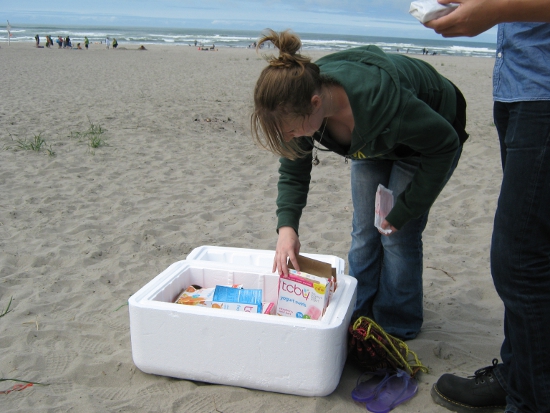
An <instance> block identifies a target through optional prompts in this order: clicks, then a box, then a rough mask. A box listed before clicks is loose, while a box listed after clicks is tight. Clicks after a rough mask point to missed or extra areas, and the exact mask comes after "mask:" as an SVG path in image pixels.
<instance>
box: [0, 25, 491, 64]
mask: <svg viewBox="0 0 550 413" xmlns="http://www.w3.org/2000/svg"><path fill="white" fill-rule="evenodd" d="M11 26H12V27H11V38H10V42H18V43H19V42H29V43H33V42H34V36H35V35H36V34H38V35H39V36H40V38H41V44H43V40H42V39H45V37H46V35H51V36H52V38H53V39H54V42H55V40H56V38H57V37H58V36H62V37H66V36H69V37H70V38H71V41H72V43H73V45H76V44H77V43H78V42H81V43H82V42H83V41H84V36H87V37H88V39H89V40H90V44H91V46H90V47H93V46H94V43H100V42H103V43H104V42H105V39H106V38H107V37H109V39H110V40H112V39H113V38H116V39H117V41H118V44H119V46H124V45H130V46H136V45H142V44H143V45H148V44H161V45H173V46H188V45H193V46H194V45H195V41H197V45H204V46H212V45H215V46H216V47H218V48H222V47H237V48H247V47H249V46H251V45H252V44H253V43H254V42H255V41H257V40H258V38H259V37H260V35H261V33H260V32H256V31H246V30H213V29H190V28H172V29H167V28H151V27H91V26H40V25H20V26H18V25H15V24H13V23H12V24H11ZM298 34H299V35H300V38H301V39H302V46H303V49H304V50H308V49H309V50H312V49H316V50H331V51H338V50H344V49H348V48H350V47H356V46H362V45H367V44H374V45H377V46H379V47H380V48H382V49H383V50H385V51H386V52H402V53H406V52H408V53H410V54H422V50H423V49H427V50H428V51H429V53H430V54H432V53H434V52H435V53H437V54H440V55H451V56H473V57H488V58H492V57H494V56H495V53H496V44H494V43H478V42H472V41H461V40H455V39H441V40H431V39H430V40H428V39H405V38H397V37H374V36H353V35H339V34H322V33H300V32H298ZM7 41H8V33H7V29H6V27H5V26H4V27H0V42H7Z"/></svg>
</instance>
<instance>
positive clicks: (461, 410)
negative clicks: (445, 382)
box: [430, 383, 506, 413]
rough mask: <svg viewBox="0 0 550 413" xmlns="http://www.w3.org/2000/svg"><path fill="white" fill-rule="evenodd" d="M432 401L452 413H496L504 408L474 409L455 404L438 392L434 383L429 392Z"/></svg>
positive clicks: (487, 407)
mask: <svg viewBox="0 0 550 413" xmlns="http://www.w3.org/2000/svg"><path fill="white" fill-rule="evenodd" d="M430 394H431V396H432V399H433V401H434V402H435V403H436V404H439V405H440V406H443V407H445V408H446V409H449V410H451V411H453V412H457V413H473V412H475V413H498V412H503V411H504V409H505V408H506V406H483V407H475V406H468V405H467V404H462V403H458V402H455V401H453V400H451V399H449V398H447V397H445V396H444V395H443V394H441V393H440V392H439V390H438V389H437V383H434V385H433V386H432V389H431V391H430Z"/></svg>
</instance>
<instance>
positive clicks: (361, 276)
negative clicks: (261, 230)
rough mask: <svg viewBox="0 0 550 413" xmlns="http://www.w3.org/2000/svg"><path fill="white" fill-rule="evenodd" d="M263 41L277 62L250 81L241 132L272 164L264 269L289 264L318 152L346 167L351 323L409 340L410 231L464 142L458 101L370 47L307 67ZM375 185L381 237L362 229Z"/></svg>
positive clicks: (406, 62)
mask: <svg viewBox="0 0 550 413" xmlns="http://www.w3.org/2000/svg"><path fill="white" fill-rule="evenodd" d="M267 41H271V42H272V43H273V45H274V47H275V48H276V49H279V56H271V57H270V58H269V61H268V63H269V65H268V66H267V67H266V68H265V69H264V70H263V71H262V73H261V75H260V77H259V79H258V81H257V83H256V87H255V89H254V112H253V114H252V116H251V127H252V134H253V136H254V138H255V140H256V141H257V143H259V144H260V145H261V146H262V147H264V148H266V149H268V150H270V151H271V152H273V153H275V154H277V155H279V156H280V157H281V158H280V167H279V183H278V197H277V218H278V224H277V231H278V234H279V235H278V241H277V247H276V252H275V259H274V264H273V271H277V272H278V273H279V274H283V273H284V274H287V273H288V266H287V260H288V259H290V261H291V262H292V264H293V265H294V266H295V267H297V268H298V263H297V261H296V256H297V255H298V253H299V252H300V240H299V232H298V227H299V221H300V217H301V214H302V210H303V208H304V207H305V206H306V203H307V197H308V192H309V185H310V180H311V171H312V167H313V165H317V164H318V163H319V160H318V157H317V152H318V147H319V145H323V146H324V147H325V148H327V149H328V150H330V151H332V152H335V153H336V154H339V155H341V156H342V157H345V159H346V161H347V160H348V159H350V160H351V162H352V164H351V192H352V193H351V195H352V200H353V207H354V213H353V222H352V225H353V231H352V234H351V235H352V240H351V248H350V251H349V256H348V258H349V269H350V274H351V275H352V276H354V277H355V278H357V281H358V292H357V302H356V305H355V312H354V319H355V318H357V317H359V316H367V317H371V318H373V319H374V320H375V321H376V322H377V323H378V324H380V325H381V326H382V328H383V329H384V330H385V331H386V332H388V333H389V334H392V335H394V336H397V337H399V338H402V339H412V338H414V337H416V335H417V334H418V332H419V331H420V328H421V326H422V322H423V292H422V269H423V262H422V232H423V231H424V228H425V226H426V222H427V220H428V213H429V210H430V207H431V206H432V204H433V203H434V201H435V200H436V198H437V196H438V195H439V193H440V191H441V190H442V189H443V187H444V186H445V184H446V182H447V181H448V180H449V178H450V177H451V174H452V173H453V171H454V169H455V167H456V165H457V163H458V160H459V158H460V155H461V153H462V144H463V142H464V141H465V140H466V139H467V137H468V134H467V133H466V131H465V129H464V128H465V124H466V102H465V100H464V97H463V96H462V93H461V92H460V91H459V90H458V89H457V88H456V87H455V86H454V85H453V84H452V83H451V82H450V81H449V80H447V79H446V78H444V77H443V76H441V75H440V74H439V73H437V72H436V70H435V69H434V68H433V67H432V66H430V65H429V64H428V63H426V62H424V61H421V60H418V59H412V58H409V57H407V56H405V55H403V54H399V55H398V54H386V53H384V52H383V51H382V50H381V49H379V48H378V47H376V46H363V47H356V48H352V49H349V50H345V51H341V52H337V53H333V54H329V55H327V56H325V57H323V58H321V59H319V60H317V61H316V62H315V63H312V62H311V60H310V59H309V58H307V57H306V56H302V55H301V54H299V53H298V51H299V50H300V48H301V46H302V44H301V41H300V39H299V37H298V36H297V35H296V34H293V33H292V32H289V31H285V32H282V33H276V32H274V31H272V30H270V31H269V32H268V34H266V35H265V36H264V37H263V38H262V39H261V40H260V41H259V44H260V45H261V44H263V43H265V42H267ZM379 184H382V185H384V186H385V187H386V188H389V189H390V190H392V191H393V194H394V195H395V197H396V202H395V206H394V207H393V209H392V210H391V211H390V212H389V214H388V215H387V217H386V219H385V220H384V221H383V223H382V224H381V230H378V229H377V228H376V227H375V226H374V225H373V224H374V218H375V194H376V192H377V188H378V186H379ZM382 232H384V233H385V234H386V235H382Z"/></svg>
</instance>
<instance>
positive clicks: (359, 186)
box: [348, 146, 462, 340]
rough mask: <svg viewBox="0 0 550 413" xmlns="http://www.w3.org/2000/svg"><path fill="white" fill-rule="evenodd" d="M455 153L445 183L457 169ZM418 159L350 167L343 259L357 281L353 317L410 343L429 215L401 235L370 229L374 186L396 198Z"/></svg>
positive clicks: (416, 326) (419, 306) (417, 319)
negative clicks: (347, 234) (349, 214)
mask: <svg viewBox="0 0 550 413" xmlns="http://www.w3.org/2000/svg"><path fill="white" fill-rule="evenodd" d="M461 153H462V146H461V147H460V148H459V150H458V151H457V155H456V156H455V160H454V163H453V166H452V168H451V171H450V172H449V175H448V176H447V180H449V178H450V177H451V175H452V172H453V171H454V169H455V168H456V165H457V163H458V160H459V158H460V154H461ZM419 162H420V158H419V157H411V158H407V159H403V160H399V161H391V160H374V159H361V160H353V161H352V164H351V195H352V200H353V208H354V212H353V230H352V233H351V248H350V251H349V255H348V261H349V269H350V275H352V276H353V277H355V278H356V279H357V302H356V304H355V315H356V316H366V317H370V318H372V319H374V320H375V321H376V322H377V323H378V324H380V326H381V327H382V328H383V329H384V330H385V331H386V332H387V333H389V334H391V335H393V336H396V337H399V338H402V339H405V340H409V339H412V338H415V337H416V335H417V334H418V333H419V331H420V327H422V322H423V313H424V312H423V289H422V269H423V252H422V232H423V231H424V228H425V227H426V223H427V222H428V212H429V211H428V212H426V213H424V214H423V215H421V216H420V217H418V218H416V219H413V220H411V221H409V222H408V223H407V224H405V225H404V226H403V228H401V230H399V231H397V232H396V233H394V234H392V235H390V236H389V237H386V236H382V235H380V233H379V232H378V230H377V229H376V227H375V226H374V201H375V195H376V189H377V188H378V184H382V185H384V186H385V187H386V188H388V189H391V190H392V191H393V195H394V197H397V196H398V195H399V194H400V193H401V192H403V190H405V188H406V187H407V185H408V184H409V183H410V182H411V180H412V177H413V175H414V173H415V171H416V169H417V168H418V165H419Z"/></svg>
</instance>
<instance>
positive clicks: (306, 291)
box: [277, 256, 336, 320]
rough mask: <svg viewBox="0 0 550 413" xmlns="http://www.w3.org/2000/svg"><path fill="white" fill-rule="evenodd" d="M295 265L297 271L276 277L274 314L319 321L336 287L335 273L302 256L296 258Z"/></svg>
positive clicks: (331, 269) (328, 265)
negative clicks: (276, 289)
mask: <svg viewBox="0 0 550 413" xmlns="http://www.w3.org/2000/svg"><path fill="white" fill-rule="evenodd" d="M298 264H299V266H300V271H297V270H295V269H293V268H291V269H289V274H288V275H282V276H281V277H280V278H279V298H278V301H277V315H280V316H285V317H295V318H304V319H312V320H319V319H321V317H322V316H323V314H324V313H325V310H326V308H327V306H328V303H329V301H330V297H331V296H332V293H333V292H334V290H335V288H336V270H335V269H333V268H332V267H331V266H330V264H326V263H322V262H320V261H316V260H312V259H311V258H306V257H302V256H298ZM289 267H292V264H291V263H289ZM306 270H307V271H308V272H306ZM313 272H315V273H313Z"/></svg>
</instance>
